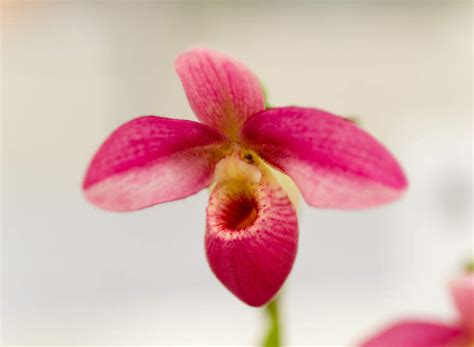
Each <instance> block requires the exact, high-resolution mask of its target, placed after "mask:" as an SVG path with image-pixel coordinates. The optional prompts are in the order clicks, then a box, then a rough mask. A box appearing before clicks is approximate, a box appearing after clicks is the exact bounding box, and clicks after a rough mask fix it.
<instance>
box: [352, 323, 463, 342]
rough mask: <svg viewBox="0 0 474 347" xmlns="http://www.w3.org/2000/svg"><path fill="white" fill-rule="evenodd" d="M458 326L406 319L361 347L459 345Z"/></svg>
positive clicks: (461, 338)
mask: <svg viewBox="0 0 474 347" xmlns="http://www.w3.org/2000/svg"><path fill="white" fill-rule="evenodd" d="M464 341H465V340H464V338H463V337H462V333H461V331H460V330H459V329H458V328H455V327H451V326H447V325H443V324H438V323H430V322H421V321H407V322H400V323H397V324H395V325H392V326H391V327H389V328H388V329H386V330H384V331H382V332H381V333H380V334H378V335H376V336H375V337H373V338H371V339H370V340H368V341H366V342H364V343H362V344H361V345H360V346H361V347H458V346H459V347H461V346H463V343H464Z"/></svg>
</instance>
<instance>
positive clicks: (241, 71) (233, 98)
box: [176, 48, 264, 138]
mask: <svg viewBox="0 0 474 347" xmlns="http://www.w3.org/2000/svg"><path fill="white" fill-rule="evenodd" d="M176 71H177V73H178V75H179V78H180V79H181V82H182V83H183V87H184V90H185V92H186V95H187V97H188V100H189V103H190V104H191V107H192V109H193V110H194V112H195V114H196V116H197V117H198V118H199V120H201V121H202V122H203V123H206V124H208V125H210V126H212V127H215V128H217V129H219V130H221V131H222V132H224V133H225V134H227V135H229V136H230V137H233V138H235V135H236V134H237V133H238V130H239V129H240V126H241V125H242V124H243V123H244V122H245V121H246V120H247V118H249V117H250V116H252V115H253V114H255V113H256V112H258V111H260V110H263V109H264V97H263V91H262V88H261V86H260V83H259V81H258V79H257V78H256V77H255V76H254V75H253V74H252V72H250V70H248V69H247V68H246V67H245V66H244V65H243V64H241V63H240V62H238V61H235V60H233V59H232V58H229V57H227V56H226V55H224V54H222V53H220V52H217V51H213V50H209V49H203V48H201V49H192V50H189V51H187V52H184V53H182V54H181V55H179V56H178V58H177V59H176Z"/></svg>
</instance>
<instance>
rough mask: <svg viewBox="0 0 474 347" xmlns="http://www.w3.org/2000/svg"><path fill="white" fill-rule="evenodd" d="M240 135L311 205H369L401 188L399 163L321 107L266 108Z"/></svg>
mask: <svg viewBox="0 0 474 347" xmlns="http://www.w3.org/2000/svg"><path fill="white" fill-rule="evenodd" d="M240 135H241V140H242V143H243V145H244V146H247V147H249V148H251V149H252V150H254V151H256V152H257V153H258V154H259V155H260V156H261V157H262V158H263V159H265V160H266V161H267V162H269V163H270V164H271V165H273V166H274V167H276V168H277V169H279V170H281V171H283V172H284V173H286V174H287V175H289V176H290V177H291V178H292V179H293V180H294V181H295V183H296V185H297V186H298V188H299V189H300V191H301V193H302V195H303V197H304V198H305V200H306V201H307V202H308V204H310V205H312V206H317V207H333V208H365V207H372V206H376V205H379V204H383V203H387V202H390V201H392V200H394V199H396V198H398V197H399V196H400V194H401V193H402V192H403V191H404V190H405V189H406V187H407V180H406V178H405V175H404V173H403V170H402V168H401V167H400V165H399V164H398V163H397V161H396V159H395V158H394V157H393V156H392V154H390V152H389V151H388V150H387V149H386V148H385V147H384V146H383V145H382V144H380V143H379V142H378V141H377V140H375V139H374V138H373V137H372V136H370V135H369V134H368V133H366V132H365V131H363V130H362V129H360V128H358V127H357V126H355V125H354V124H353V123H352V122H349V121H347V120H346V119H344V118H342V117H338V116H335V115H332V114H330V113H328V112H325V111H321V110H317V109H310V108H300V107H284V108H273V109H268V110H265V111H262V112H259V113H258V114H256V115H255V116H253V117H251V118H250V119H248V120H247V122H246V123H245V124H244V125H243V127H242V129H241V133H240Z"/></svg>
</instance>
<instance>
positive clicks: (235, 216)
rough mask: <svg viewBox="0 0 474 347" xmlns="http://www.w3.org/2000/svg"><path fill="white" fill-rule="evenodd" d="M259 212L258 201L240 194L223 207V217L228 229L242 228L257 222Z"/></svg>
mask: <svg viewBox="0 0 474 347" xmlns="http://www.w3.org/2000/svg"><path fill="white" fill-rule="evenodd" d="M257 212H258V210H257V202H256V201H255V200H254V199H253V198H251V197H249V196H245V195H238V196H236V197H233V198H231V199H230V200H229V201H227V202H226V204H225V205H224V206H223V207H222V212H221V213H222V214H221V218H222V222H223V224H224V226H225V228H226V229H235V230H241V229H245V228H247V227H249V226H251V225H252V224H253V223H254V222H255V220H256V219H257Z"/></svg>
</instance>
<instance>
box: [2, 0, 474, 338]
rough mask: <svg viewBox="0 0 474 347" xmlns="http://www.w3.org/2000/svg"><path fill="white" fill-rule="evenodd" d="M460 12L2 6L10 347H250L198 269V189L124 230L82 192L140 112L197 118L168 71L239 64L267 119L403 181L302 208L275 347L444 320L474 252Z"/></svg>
mask: <svg viewBox="0 0 474 347" xmlns="http://www.w3.org/2000/svg"><path fill="white" fill-rule="evenodd" d="M471 35H472V8H471V3H470V2H465V3H455V2H449V3H445V4H434V3H433V2H425V3H421V4H418V5H410V4H407V3H398V4H396V3H395V4H383V3H380V2H379V3H377V2H373V3H355V2H352V3H344V2H333V3H321V2H310V1H307V2H302V1H300V2H298V1H296V2H291V3H290V2H265V3H263V2H259V3H252V2H246V3H242V4H240V5H235V4H233V3H231V2H230V1H229V2H191V1H187V2H180V3H171V2H145V1H143V2H139V1H136V2H128V3H125V2H123V3H119V2H98V1H97V2H95V1H75V2H52V3H46V2H41V1H36V2H32V3H27V2H19V1H18V2H17V1H15V2H13V1H12V2H7V3H4V5H3V8H2V54H1V58H2V75H3V76H2V84H3V85H2V87H3V89H2V101H3V105H2V106H3V107H2V116H3V119H2V174H3V181H2V198H3V199H2V203H3V208H2V212H3V213H2V214H3V224H2V234H3V235H2V263H3V268H2V277H3V286H2V287H3V288H2V289H3V290H2V320H3V324H2V325H3V326H2V328H3V343H4V344H20V343H24V344H46V345H52V344H119V343H123V344H215V345H225V344H253V343H255V342H258V341H259V339H260V337H261V332H262V329H263V326H264V320H263V318H264V317H263V314H262V312H260V311H259V310H256V309H253V308H250V307H247V306H245V305H244V304H242V303H241V302H239V301H238V300H236V299H235V298H234V297H233V296H231V294H229V292H227V290H225V289H224V288H223V287H222V286H221V285H220V284H219V283H218V282H217V280H216V279H215V278H214V277H213V275H212V273H211V271H210V269H209V267H208V265H207V263H206V260H205V256H204V249H203V233H204V210H205V206H206V199H207V192H206V191H203V192H201V193H200V194H198V195H196V196H194V197H192V198H189V199H186V200H184V201H179V202H173V203H169V204H164V205H161V206H156V207H153V208H150V209H148V210H145V211H141V212H136V213H129V214H117V213H107V212H104V211H100V210H98V209H96V208H94V207H93V206H90V205H89V204H87V203H86V202H85V201H84V199H83V197H82V194H81V190H80V184H81V180H82V176H83V174H84V170H85V168H86V165H87V163H88V161H89V159H90V157H91V155H92V154H93V153H94V151H95V149H96V148H97V146H98V145H99V144H100V142H101V141H102V140H104V138H105V137H106V136H107V135H108V134H109V133H110V132H111V131H112V130H113V129H114V127H116V126H118V125H119V124H120V123H122V122H124V121H126V120H128V119H131V118H132V117H135V116H137V115H142V114H158V115H164V116H171V117H180V118H189V119H192V112H191V110H190V108H189V106H188V104H187V101H186V99H185V96H184V93H183V90H182V88H181V86H180V83H179V81H178V78H177V76H176V74H175V72H174V62H173V61H174V57H175V56H176V55H177V54H178V53H179V52H180V51H182V50H183V49H185V48H187V47H189V46H190V45H193V44H196V43H200V44H207V45H210V46H212V47H215V48H217V49H220V50H223V51H225V52H227V53H229V54H231V55H233V56H235V57H237V58H238V59H240V60H242V61H244V62H245V63H246V64H247V65H248V66H249V67H251V68H252V69H253V70H254V71H255V72H256V73H257V74H258V76H259V77H260V78H261V79H262V81H264V82H265V84H266V86H267V87H268V90H269V94H270V101H271V103H273V104H274V105H288V104H296V105H306V106H319V107H322V108H325V109H328V110H331V111H333V112H335V113H339V114H342V115H356V116H357V117H358V118H359V119H360V120H361V122H362V126H363V127H364V128H366V129H368V130H369V131H370V132H372V133H373V134H375V135H376V136H377V137H378V138H379V139H381V140H382V141H383V142H384V143H385V144H386V145H387V146H388V147H389V148H390V149H391V150H392V151H393V152H394V153H395V155H396V156H397V157H398V158H399V159H400V161H401V162H402V163H403V165H404V167H405V168H406V171H407V174H408V177H409V179H410V183H411V187H410V190H409V191H408V193H407V195H406V197H405V198H404V199H402V200H400V201H398V202H397V203H395V204H393V205H390V206H386V207H383V208H379V209H375V210H370V211H365V212H344V211H325V210H316V209H311V208H309V207H307V206H305V205H304V204H303V207H302V211H301V239H300V249H299V253H298V257H297V261H296V264H295V267H294V271H293V272H292V274H291V276H290V278H289V280H288V282H287V285H286V287H285V290H284V314H285V318H284V319H285V323H286V326H285V330H286V335H287V341H288V342H289V343H291V344H295V345H296V344H309V345H321V346H322V345H340V344H347V343H350V342H352V341H357V340H358V339H360V338H361V337H364V336H366V335H367V334H368V333H369V332H370V331H373V330H374V329H376V328H377V327H380V326H381V325H383V324H384V323H387V322H389V321H391V320H393V319H396V318H397V317H401V316H414V317H427V316H432V317H439V318H440V319H445V320H447V321H449V320H452V319H454V318H455V312H454V310H453V308H452V306H451V303H450V298H449V296H448V292H447V290H446V286H447V281H448V280H449V278H450V277H451V276H453V275H455V274H456V272H457V270H458V268H459V266H460V264H462V262H463V261H464V260H465V259H466V258H467V257H468V256H469V254H470V247H471V245H472V233H471V223H472V213H471V210H472V200H471V193H472V147H471V145H472V120H471V112H472V37H471Z"/></svg>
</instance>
